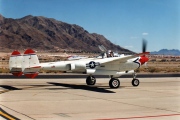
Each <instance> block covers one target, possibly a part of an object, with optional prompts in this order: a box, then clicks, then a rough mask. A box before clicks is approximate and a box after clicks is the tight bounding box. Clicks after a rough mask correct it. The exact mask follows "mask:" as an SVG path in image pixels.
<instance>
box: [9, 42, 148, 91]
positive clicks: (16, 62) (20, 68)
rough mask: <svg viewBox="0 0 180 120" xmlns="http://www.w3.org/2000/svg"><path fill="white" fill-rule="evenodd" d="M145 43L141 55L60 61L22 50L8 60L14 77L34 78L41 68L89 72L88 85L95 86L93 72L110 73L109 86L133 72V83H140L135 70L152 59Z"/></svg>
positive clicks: (29, 50)
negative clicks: (45, 59) (122, 76)
mask: <svg viewBox="0 0 180 120" xmlns="http://www.w3.org/2000/svg"><path fill="white" fill-rule="evenodd" d="M145 49H146V43H145V42H143V50H142V53H140V54H135V55H123V54H122V55H120V56H116V57H103V56H102V58H84V59H78V60H70V61H58V62H47V63H39V60H38V57H37V55H36V53H35V52H34V51H33V50H32V49H27V50H26V51H25V52H24V54H23V55H21V54H20V52H19V51H17V50H15V51H13V52H12V54H11V56H10V59H9V69H10V72H11V73H12V74H13V75H14V76H18V77H19V76H21V75H22V74H24V75H25V76H26V77H28V78H35V77H36V76H37V75H38V71H39V70H41V69H42V70H56V71H57V70H58V71H64V72H73V73H83V74H87V75H88V77H87V78H86V84H87V85H95V83H96V78H95V77H94V75H109V76H110V80H109V87H110V88H119V86H120V81H119V79H118V78H119V77H120V76H121V75H124V74H132V75H133V80H132V85H133V86H138V85H139V83H140V81H139V80H138V79H137V78H136V72H135V70H136V69H138V68H140V67H141V66H142V65H143V64H146V63H147V62H148V60H149V58H148V57H146V55H148V54H149V52H146V50H145Z"/></svg>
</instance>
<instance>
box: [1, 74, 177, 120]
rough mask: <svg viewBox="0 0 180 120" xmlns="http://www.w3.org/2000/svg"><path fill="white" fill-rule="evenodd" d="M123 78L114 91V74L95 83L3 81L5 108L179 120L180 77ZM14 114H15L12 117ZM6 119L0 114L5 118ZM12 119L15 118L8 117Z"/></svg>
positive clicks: (54, 115) (37, 115) (48, 115)
mask: <svg viewBox="0 0 180 120" xmlns="http://www.w3.org/2000/svg"><path fill="white" fill-rule="evenodd" d="M139 80H140V82H141V83H140V85H139V86H138V87H133V86H132V85H131V78H120V81H121V86H120V88H119V89H110V88H109V86H108V81H109V78H97V84H96V85H95V86H87V85H86V84H85V79H84V78H77V79H71V78H66V79H53V78H48V79H45V78H42V79H0V107H1V109H2V110H3V111H5V113H0V116H3V115H7V116H8V115H9V116H10V117H12V119H22V120H170V119H171V120H179V119H180V78H179V77H166V78H140V79H139ZM13 117H14V118H13ZM0 118H1V117H0ZM9 119H10V118H9Z"/></svg>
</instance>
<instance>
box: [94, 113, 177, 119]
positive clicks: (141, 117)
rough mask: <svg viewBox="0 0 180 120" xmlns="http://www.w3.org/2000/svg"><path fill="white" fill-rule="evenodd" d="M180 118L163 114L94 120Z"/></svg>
mask: <svg viewBox="0 0 180 120" xmlns="http://www.w3.org/2000/svg"><path fill="white" fill-rule="evenodd" d="M170 116H180V114H165V115H152V116H135V117H126V118H107V119H96V120H131V119H143V118H158V117H170Z"/></svg>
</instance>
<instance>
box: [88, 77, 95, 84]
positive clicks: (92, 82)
mask: <svg viewBox="0 0 180 120" xmlns="http://www.w3.org/2000/svg"><path fill="white" fill-rule="evenodd" d="M86 84H87V85H95V84H96V78H95V77H94V76H88V77H87V78H86Z"/></svg>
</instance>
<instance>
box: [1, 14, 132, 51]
mask: <svg viewBox="0 0 180 120" xmlns="http://www.w3.org/2000/svg"><path fill="white" fill-rule="evenodd" d="M0 26H1V27H0V50H14V49H17V50H22V49H27V48H32V49H35V50H44V51H57V50H60V51H63V50H66V51H84V52H99V51H100V50H99V49H98V45H104V46H105V47H106V48H107V49H111V50H116V51H119V52H124V53H132V52H131V51H129V50H127V49H124V48H122V47H120V46H118V45H115V44H113V43H111V42H110V41H109V40H107V39H106V38H105V37H104V36H103V35H99V34H96V33H89V32H88V31H87V30H84V29H83V28H82V27H80V26H78V25H75V24H68V23H65V22H61V21H57V20H55V19H52V18H46V17H42V16H31V15H28V16H25V17H23V18H20V19H12V18H5V17H3V16H2V15H0Z"/></svg>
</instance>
